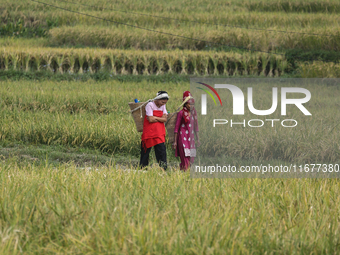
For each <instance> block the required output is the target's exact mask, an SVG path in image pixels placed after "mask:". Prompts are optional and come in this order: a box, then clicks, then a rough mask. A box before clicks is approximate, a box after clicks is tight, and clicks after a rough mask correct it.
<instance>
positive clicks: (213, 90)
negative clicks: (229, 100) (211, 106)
mask: <svg viewBox="0 0 340 255" xmlns="http://www.w3.org/2000/svg"><path fill="white" fill-rule="evenodd" d="M197 83H199V84H201V85H203V86H206V87H207V88H209V89H211V91H212V92H214V93H215V95H216V96H217V98H218V100H219V101H220V104H221V105H222V101H221V98H220V95H219V94H218V93H217V91H216V90H215V89H214V88H213V87H211V86H210V85H208V84H205V83H203V82H197ZM197 88H198V89H201V90H203V91H204V92H206V93H207V94H208V95H209V96H211V98H212V99H213V100H214V102H215V105H217V103H216V100H215V98H214V97H213V95H212V94H211V92H210V91H209V90H207V89H203V88H200V87H197Z"/></svg>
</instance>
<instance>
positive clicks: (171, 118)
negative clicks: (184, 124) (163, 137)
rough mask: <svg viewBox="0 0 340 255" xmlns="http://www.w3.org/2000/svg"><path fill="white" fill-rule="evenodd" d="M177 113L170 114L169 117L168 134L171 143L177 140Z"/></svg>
mask: <svg viewBox="0 0 340 255" xmlns="http://www.w3.org/2000/svg"><path fill="white" fill-rule="evenodd" d="M177 113H178V112H175V113H170V114H169V115H168V122H167V123H166V125H165V127H166V131H167V132H168V137H169V143H173V142H174V140H175V133H174V131H175V125H176V120H177Z"/></svg>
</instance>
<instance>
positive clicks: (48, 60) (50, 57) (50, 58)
mask: <svg viewBox="0 0 340 255" xmlns="http://www.w3.org/2000/svg"><path fill="white" fill-rule="evenodd" d="M53 58H54V55H53V54H52V53H47V54H46V66H47V70H48V71H50V72H53V70H52V61H53Z"/></svg>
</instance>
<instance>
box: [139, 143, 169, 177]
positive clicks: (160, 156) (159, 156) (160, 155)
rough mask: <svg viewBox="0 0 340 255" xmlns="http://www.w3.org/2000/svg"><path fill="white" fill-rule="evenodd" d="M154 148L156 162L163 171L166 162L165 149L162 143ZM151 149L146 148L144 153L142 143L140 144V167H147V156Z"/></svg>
mask: <svg viewBox="0 0 340 255" xmlns="http://www.w3.org/2000/svg"><path fill="white" fill-rule="evenodd" d="M153 147H154V148H155V155H156V160H157V162H158V164H159V166H160V167H163V169H164V170H166V168H167V162H166V148H165V144H164V143H159V144H156V145H155V146H153ZM151 148H152V147H150V148H147V149H146V151H144V148H143V142H142V143H141V153H140V163H139V166H140V167H145V166H147V165H149V154H150V151H151Z"/></svg>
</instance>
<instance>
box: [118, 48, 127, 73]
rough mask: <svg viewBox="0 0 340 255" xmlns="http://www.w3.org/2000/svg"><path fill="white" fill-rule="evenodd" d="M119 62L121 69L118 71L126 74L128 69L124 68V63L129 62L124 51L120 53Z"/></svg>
mask: <svg viewBox="0 0 340 255" xmlns="http://www.w3.org/2000/svg"><path fill="white" fill-rule="evenodd" d="M119 62H120V64H121V66H122V69H121V71H120V73H121V74H122V75H126V74H128V70H126V68H125V65H126V64H127V63H128V62H129V59H128V57H127V56H126V55H125V54H124V53H121V54H120V58H119Z"/></svg>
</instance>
